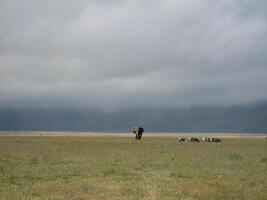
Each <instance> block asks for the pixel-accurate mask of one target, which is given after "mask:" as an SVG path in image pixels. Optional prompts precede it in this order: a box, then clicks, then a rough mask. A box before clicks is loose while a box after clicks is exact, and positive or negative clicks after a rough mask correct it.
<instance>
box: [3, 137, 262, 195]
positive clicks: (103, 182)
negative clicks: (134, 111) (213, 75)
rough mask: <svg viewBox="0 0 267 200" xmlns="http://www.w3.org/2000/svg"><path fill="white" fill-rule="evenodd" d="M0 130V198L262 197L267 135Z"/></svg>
mask: <svg viewBox="0 0 267 200" xmlns="http://www.w3.org/2000/svg"><path fill="white" fill-rule="evenodd" d="M124 136H125V137H114V136H112V135H105V136H101V137H100V136H97V135H93V136H88V135H83V137H81V136H69V135H68V134H67V135H64V134H63V135H54V136H53V137H52V136H49V135H47V134H42V133H38V134H37V135H28V136H25V135H23V134H21V135H4V134H2V135H1V136H0V199H1V200H2V199H3V200H5V199H8V200H9V199H12V200H13V199H55V200H60V199H76V200H82V199H107V200H110V199H114V200H115V199H203V200H204V199H205V200H206V199H238V200H239V199H249V200H250V199H267V139H265V137H264V136H259V137H248V136H247V137H233V138H229V137H224V138H223V139H222V141H223V142H222V143H203V142H200V143H188V142H185V143H179V142H178V140H177V137H175V135H172V136H169V137H166V136H165V137H161V135H157V136H158V137H152V136H150V137H146V135H145V137H144V138H143V140H142V141H134V140H133V137H129V135H124Z"/></svg>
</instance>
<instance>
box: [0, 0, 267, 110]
mask: <svg viewBox="0 0 267 200" xmlns="http://www.w3.org/2000/svg"><path fill="white" fill-rule="evenodd" d="M266 10H267V2H266V1H263V0H256V1H246V0H224V1H211V0H199V1H193V0H181V1H174V0H165V1H141V0H137V1H130V0H125V1H120V0H111V1H104V0H102V1H99V0H98V1H96V0H89V1H71V0H66V1H62V0H59V1H51V0H48V1H38V0H25V1H13V0H2V1H0V94H1V95H0V108H5V107H11V108H12V107H14V108H20V107H21V108H22V107H30V108H31V107H87V108H99V109H104V110H110V109H123V108H127V107H146V106H160V107H162V106H163V107H181V106H193V105H233V104H246V103H255V102H260V101H266V100H267V92H266V91H267V66H266V65H267V56H266V55H267V14H266Z"/></svg>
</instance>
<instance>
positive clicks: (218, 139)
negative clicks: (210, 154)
mask: <svg viewBox="0 0 267 200" xmlns="http://www.w3.org/2000/svg"><path fill="white" fill-rule="evenodd" d="M206 141H207V142H221V141H222V140H221V139H220V138H215V137H212V138H207V139H206Z"/></svg>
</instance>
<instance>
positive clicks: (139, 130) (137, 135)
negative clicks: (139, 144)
mask: <svg viewBox="0 0 267 200" xmlns="http://www.w3.org/2000/svg"><path fill="white" fill-rule="evenodd" d="M132 132H133V133H134V134H135V140H141V138H142V135H143V132H144V129H143V128H142V127H134V128H132Z"/></svg>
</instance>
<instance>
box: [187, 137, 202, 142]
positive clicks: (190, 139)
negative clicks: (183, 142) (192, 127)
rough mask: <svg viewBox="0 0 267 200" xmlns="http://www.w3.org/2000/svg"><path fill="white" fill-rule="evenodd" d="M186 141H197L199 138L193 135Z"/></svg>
mask: <svg viewBox="0 0 267 200" xmlns="http://www.w3.org/2000/svg"><path fill="white" fill-rule="evenodd" d="M188 142H199V139H198V138H195V137H189V138H188Z"/></svg>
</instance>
